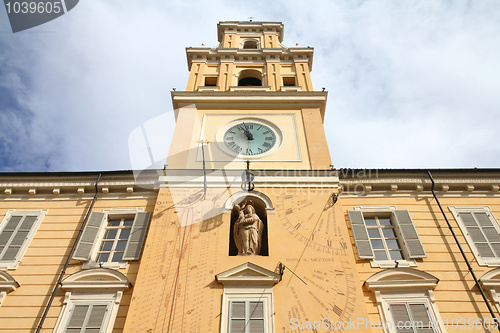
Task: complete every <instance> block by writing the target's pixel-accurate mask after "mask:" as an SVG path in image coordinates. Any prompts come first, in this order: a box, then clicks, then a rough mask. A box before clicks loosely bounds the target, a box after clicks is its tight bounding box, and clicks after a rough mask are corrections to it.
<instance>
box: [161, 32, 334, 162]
mask: <svg viewBox="0 0 500 333" xmlns="http://www.w3.org/2000/svg"><path fill="white" fill-rule="evenodd" d="M217 32H218V39H219V45H217V46H215V47H204V46H202V47H189V48H187V50H186V52H187V63H188V68H189V71H190V73H189V80H188V84H187V88H186V91H174V92H172V101H173V106H174V109H175V110H176V119H177V124H176V129H175V133H174V137H173V141H172V146H171V150H170V155H169V158H168V161H167V163H168V167H169V168H173V169H180V168H188V169H199V168H201V167H202V162H203V161H202V160H203V156H202V155H203V154H202V152H201V150H202V148H203V149H205V152H204V153H206V156H205V159H206V160H207V161H210V162H209V164H208V167H209V168H213V169H222V168H224V169H228V168H229V169H231V168H233V169H234V168H242V165H243V164H242V163H241V162H242V161H246V160H250V162H251V166H252V168H256V169H283V168H286V169H294V170H311V169H316V170H326V169H330V164H331V161H330V155H329V152H328V147H327V143H326V138H325V134H324V131H323V118H324V115H325V105H326V97H327V93H326V92H319V91H314V90H313V86H312V83H311V77H310V71H311V69H312V56H313V49H312V48H311V47H299V46H296V47H286V46H284V45H283V44H282V40H283V24H282V23H279V22H221V23H219V24H218V26H217Z"/></svg>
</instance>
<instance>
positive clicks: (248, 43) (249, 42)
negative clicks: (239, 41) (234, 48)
mask: <svg viewBox="0 0 500 333" xmlns="http://www.w3.org/2000/svg"><path fill="white" fill-rule="evenodd" d="M243 48H244V49H256V48H257V41H255V40H252V39H250V40H247V41H245V43H244V44H243Z"/></svg>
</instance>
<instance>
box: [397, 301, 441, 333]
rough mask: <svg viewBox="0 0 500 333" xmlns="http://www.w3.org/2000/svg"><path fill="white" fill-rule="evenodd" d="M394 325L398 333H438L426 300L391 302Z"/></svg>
mask: <svg viewBox="0 0 500 333" xmlns="http://www.w3.org/2000/svg"><path fill="white" fill-rule="evenodd" d="M389 311H390V313H391V316H392V319H393V322H392V323H393V326H394V329H395V331H396V332H397V333H436V332H437V331H436V329H437V326H438V325H437V323H436V322H433V321H432V320H431V317H430V315H429V308H428V305H427V303H426V302H404V303H402V302H398V303H389Z"/></svg>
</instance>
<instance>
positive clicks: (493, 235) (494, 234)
mask: <svg viewBox="0 0 500 333" xmlns="http://www.w3.org/2000/svg"><path fill="white" fill-rule="evenodd" d="M474 217H475V218H476V221H477V222H478V224H479V226H480V227H481V229H482V231H483V234H484V235H485V236H486V239H487V240H488V243H489V244H490V246H491V248H492V249H493V251H494V252H495V254H496V256H497V257H500V235H499V234H498V231H497V229H496V228H495V226H494V225H493V224H494V223H495V224H496V223H497V222H496V221H495V220H494V219H493V218H492V217H491V216H490V215H489V214H487V213H486V212H475V213H474Z"/></svg>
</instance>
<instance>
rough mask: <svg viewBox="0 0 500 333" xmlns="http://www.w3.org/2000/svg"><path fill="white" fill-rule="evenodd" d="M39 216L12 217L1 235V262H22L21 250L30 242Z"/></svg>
mask: <svg viewBox="0 0 500 333" xmlns="http://www.w3.org/2000/svg"><path fill="white" fill-rule="evenodd" d="M37 219H38V215H24V216H23V215H12V216H11V217H10V218H9V220H8V221H7V223H6V225H5V228H4V229H3V230H2V232H1V233H0V260H2V261H11V262H12V261H16V260H20V259H21V258H19V256H20V254H19V253H20V250H21V248H22V247H23V245H24V244H25V242H27V241H28V240H29V237H28V236H29V234H30V233H31V231H32V229H33V227H34V225H35V222H36V221H37Z"/></svg>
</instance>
